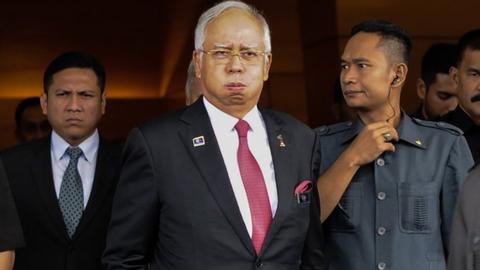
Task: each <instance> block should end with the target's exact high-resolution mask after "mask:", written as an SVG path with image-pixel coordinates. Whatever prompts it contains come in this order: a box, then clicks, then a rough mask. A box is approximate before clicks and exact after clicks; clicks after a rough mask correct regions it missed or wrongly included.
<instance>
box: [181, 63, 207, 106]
mask: <svg viewBox="0 0 480 270" xmlns="http://www.w3.org/2000/svg"><path fill="white" fill-rule="evenodd" d="M202 88H203V86H202V82H201V81H200V80H199V79H198V78H197V77H196V76H195V66H194V65H193V63H192V61H190V64H189V65H188V70H187V83H186V84H185V99H186V100H185V103H186V104H187V106H188V105H191V104H192V103H194V102H195V101H196V100H197V99H198V98H199V97H200V96H201V95H202V92H203V90H202Z"/></svg>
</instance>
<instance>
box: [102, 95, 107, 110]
mask: <svg viewBox="0 0 480 270" xmlns="http://www.w3.org/2000/svg"><path fill="white" fill-rule="evenodd" d="M101 98H102V100H101V102H102V104H101V106H102V114H105V108H106V106H107V93H106V92H105V90H104V91H103V93H102V97H101Z"/></svg>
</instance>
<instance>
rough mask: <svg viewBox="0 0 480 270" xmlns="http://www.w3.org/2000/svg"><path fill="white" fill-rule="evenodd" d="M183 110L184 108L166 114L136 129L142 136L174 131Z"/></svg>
mask: <svg viewBox="0 0 480 270" xmlns="http://www.w3.org/2000/svg"><path fill="white" fill-rule="evenodd" d="M185 110H186V108H181V109H177V110H175V111H172V112H168V113H166V114H163V115H161V116H158V117H156V118H154V119H152V120H150V121H147V122H145V123H143V124H141V125H139V126H138V127H137V128H138V129H139V130H141V131H142V133H144V134H151V133H157V132H159V131H161V132H162V133H165V132H166V133H168V132H171V131H174V130H173V129H174V128H175V127H176V126H178V124H179V123H180V122H181V116H182V114H183V113H184V112H185Z"/></svg>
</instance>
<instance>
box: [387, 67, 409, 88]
mask: <svg viewBox="0 0 480 270" xmlns="http://www.w3.org/2000/svg"><path fill="white" fill-rule="evenodd" d="M407 73H408V67H407V65H406V64H405V63H400V64H396V65H395V67H394V74H393V76H392V81H391V82H392V87H400V86H402V85H403V84H404V83H405V80H406V79H407Z"/></svg>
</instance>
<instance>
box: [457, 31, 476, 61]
mask: <svg viewBox="0 0 480 270" xmlns="http://www.w3.org/2000/svg"><path fill="white" fill-rule="evenodd" d="M467 49H473V50H480V29H474V30H471V31H468V32H467V33H465V34H463V36H461V37H460V39H459V40H458V43H457V66H460V63H461V62H462V60H463V56H464V55H465V51H466V50H467Z"/></svg>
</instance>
